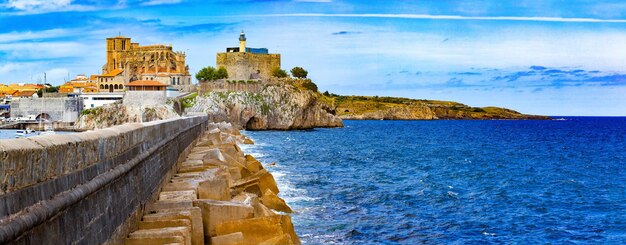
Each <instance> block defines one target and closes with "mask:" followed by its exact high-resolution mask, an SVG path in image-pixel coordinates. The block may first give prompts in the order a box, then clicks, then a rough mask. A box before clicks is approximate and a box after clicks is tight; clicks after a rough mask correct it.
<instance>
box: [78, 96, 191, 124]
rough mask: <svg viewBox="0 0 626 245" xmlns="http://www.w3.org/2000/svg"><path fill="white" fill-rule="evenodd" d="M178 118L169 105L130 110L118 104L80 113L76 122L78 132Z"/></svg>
mask: <svg viewBox="0 0 626 245" xmlns="http://www.w3.org/2000/svg"><path fill="white" fill-rule="evenodd" d="M175 117H180V116H179V115H178V114H177V113H176V112H175V111H174V108H173V107H172V106H171V105H167V104H165V105H159V106H151V107H146V108H143V109H140V108H131V107H129V106H125V105H123V104H122V103H120V102H116V103H113V104H108V105H104V106H101V107H97V108H93V109H85V110H83V111H82V113H81V115H80V118H78V120H77V121H76V124H75V126H74V127H75V128H76V129H78V130H88V129H99V128H108V127H111V126H115V125H121V124H124V123H130V122H149V121H155V120H162V119H169V118H175Z"/></svg>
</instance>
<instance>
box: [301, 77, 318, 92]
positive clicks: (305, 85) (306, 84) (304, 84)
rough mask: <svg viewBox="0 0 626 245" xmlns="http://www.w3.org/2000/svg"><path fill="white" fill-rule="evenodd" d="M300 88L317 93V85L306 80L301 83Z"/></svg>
mask: <svg viewBox="0 0 626 245" xmlns="http://www.w3.org/2000/svg"><path fill="white" fill-rule="evenodd" d="M302 87H303V88H306V89H308V90H311V91H316V92H317V84H315V83H313V81H311V80H308V79H307V80H304V81H302Z"/></svg>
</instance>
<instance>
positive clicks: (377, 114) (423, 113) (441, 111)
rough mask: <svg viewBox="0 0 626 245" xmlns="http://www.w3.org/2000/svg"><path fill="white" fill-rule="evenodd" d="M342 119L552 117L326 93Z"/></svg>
mask: <svg viewBox="0 0 626 245" xmlns="http://www.w3.org/2000/svg"><path fill="white" fill-rule="evenodd" d="M324 94H325V95H326V96H327V97H329V98H330V99H331V103H333V104H334V106H335V111H336V115H337V116H339V117H340V118H341V119H342V120H494V119H503V120H507V119H517V120H551V118H550V117H548V116H542V115H528V114H523V113H520V112H518V111H514V110H511V109H507V108H501V107H472V106H468V105H465V104H461V103H458V102H452V101H439V100H416V99H407V98H397V97H379V96H341V95H335V94H328V93H324Z"/></svg>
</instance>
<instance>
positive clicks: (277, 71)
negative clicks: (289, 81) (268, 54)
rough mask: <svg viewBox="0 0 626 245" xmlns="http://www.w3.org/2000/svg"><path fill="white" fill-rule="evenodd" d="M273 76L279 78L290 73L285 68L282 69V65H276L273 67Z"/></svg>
mask: <svg viewBox="0 0 626 245" xmlns="http://www.w3.org/2000/svg"><path fill="white" fill-rule="evenodd" d="M272 76H273V77H277V78H285V77H287V76H288V75H287V72H286V71H285V70H283V69H280V67H275V68H274V69H272Z"/></svg>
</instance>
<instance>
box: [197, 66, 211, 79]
mask: <svg viewBox="0 0 626 245" xmlns="http://www.w3.org/2000/svg"><path fill="white" fill-rule="evenodd" d="M196 79H198V81H213V80H215V67H212V66H207V67H204V68H202V69H200V71H198V73H196Z"/></svg>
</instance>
